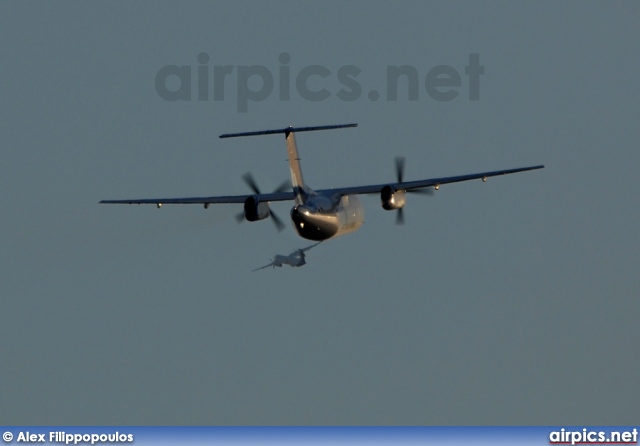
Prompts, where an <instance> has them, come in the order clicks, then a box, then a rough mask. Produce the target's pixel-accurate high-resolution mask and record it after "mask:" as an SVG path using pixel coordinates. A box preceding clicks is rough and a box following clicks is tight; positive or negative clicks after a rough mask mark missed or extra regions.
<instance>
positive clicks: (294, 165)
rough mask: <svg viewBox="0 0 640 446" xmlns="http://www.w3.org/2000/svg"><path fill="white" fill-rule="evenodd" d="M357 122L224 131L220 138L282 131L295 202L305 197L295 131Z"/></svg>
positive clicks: (331, 128)
mask: <svg viewBox="0 0 640 446" xmlns="http://www.w3.org/2000/svg"><path fill="white" fill-rule="evenodd" d="M357 126H358V124H339V125H322V126H316V127H293V126H289V127H286V128H284V129H276V130H261V131H257V132H243V133H225V134H224V135H220V138H235V137H237V136H256V135H273V134H275V133H284V136H285V138H286V140H287V153H288V155H289V168H290V169H291V185H292V186H293V193H294V194H295V197H296V204H302V203H304V201H305V199H306V192H305V185H304V181H303V179H302V170H301V169H300V157H299V156H298V148H297V146H296V138H295V136H294V133H296V132H311V131H314V130H333V129H343V128H348V127H357Z"/></svg>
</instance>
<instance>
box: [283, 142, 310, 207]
mask: <svg viewBox="0 0 640 446" xmlns="http://www.w3.org/2000/svg"><path fill="white" fill-rule="evenodd" d="M285 137H286V138H287V154H288V155H289V169H290V170H291V186H292V187H293V194H294V195H295V201H296V204H297V205H298V204H303V203H304V201H305V199H306V192H305V189H304V180H303V179H302V170H300V157H299V156H298V147H297V146H296V136H295V133H294V132H292V131H287V132H285Z"/></svg>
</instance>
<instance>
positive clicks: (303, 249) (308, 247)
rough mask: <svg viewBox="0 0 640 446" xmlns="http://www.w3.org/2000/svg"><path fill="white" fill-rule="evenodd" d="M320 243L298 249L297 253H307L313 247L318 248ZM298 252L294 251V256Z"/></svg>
mask: <svg viewBox="0 0 640 446" xmlns="http://www.w3.org/2000/svg"><path fill="white" fill-rule="evenodd" d="M320 243H322V242H318V243H314V244H313V245H311V246H307V247H306V248H302V249H298V251H301V252H305V251H309V250H310V249H311V248H313V247H314V246H318V245H319V244H320ZM298 251H294V254H295V253H296V252H298Z"/></svg>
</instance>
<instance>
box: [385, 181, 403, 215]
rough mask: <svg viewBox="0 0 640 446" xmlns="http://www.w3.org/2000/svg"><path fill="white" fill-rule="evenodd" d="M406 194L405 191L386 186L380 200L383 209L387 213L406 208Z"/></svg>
mask: <svg viewBox="0 0 640 446" xmlns="http://www.w3.org/2000/svg"><path fill="white" fill-rule="evenodd" d="M405 195H406V192H405V191H403V190H395V189H394V188H393V187H391V186H385V187H383V188H382V191H380V200H381V201H382V203H381V204H382V208H383V209H385V210H387V211H392V210H394V209H400V208H403V207H404V204H405Z"/></svg>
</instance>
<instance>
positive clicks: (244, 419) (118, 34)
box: [0, 1, 640, 425]
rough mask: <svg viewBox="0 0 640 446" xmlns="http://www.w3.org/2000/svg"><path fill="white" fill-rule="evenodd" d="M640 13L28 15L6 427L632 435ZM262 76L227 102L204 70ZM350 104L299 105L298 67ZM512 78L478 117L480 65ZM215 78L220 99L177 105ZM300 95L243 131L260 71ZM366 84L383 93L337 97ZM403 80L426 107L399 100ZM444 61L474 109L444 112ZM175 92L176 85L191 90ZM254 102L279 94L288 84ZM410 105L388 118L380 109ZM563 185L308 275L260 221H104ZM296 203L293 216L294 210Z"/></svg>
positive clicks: (266, 9)
mask: <svg viewBox="0 0 640 446" xmlns="http://www.w3.org/2000/svg"><path fill="white" fill-rule="evenodd" d="M638 17H640V4H639V3H638V2H615V3H609V2H579V3H578V2H555V1H554V2H526V3H524V2H407V1H405V2H382V1H380V2H373V1H371V2H364V1H361V2H356V1H352V2H337V1H335V2H331V1H324V2H297V1H296V2H285V1H280V2H268V3H267V2H257V1H236V2H224V3H223V2H204V1H202V2H195V1H192V2H150V1H143V2H81V3H79V2H73V3H72V2H3V3H1V4H0V42H2V43H1V44H0V58H1V60H2V64H1V68H0V121H1V123H2V124H1V128H2V132H1V133H0V135H1V136H0V144H1V147H2V148H1V149H0V187H1V190H2V193H0V200H1V201H0V206H1V208H2V211H1V212H0V249H1V253H0V264H1V265H0V266H1V268H0V297H1V303H2V311H0V334H1V336H2V347H1V350H0V352H1V354H2V361H0V419H1V420H2V422H3V423H5V424H47V425H55V424H200V425H209V424H237V425H244V424H287V425H288V424H305V425H306V424H313V425H315V424H331V425H334V424H367V425H368V424H389V425H395V424H412V425H422V424H597V423H603V424H630V423H633V422H637V404H638V400H639V399H640V387H639V386H638V368H639V366H640V359H639V358H640V354H639V351H638V350H639V349H638V339H640V328H639V325H638V320H639V316H640V302H639V299H638V297H639V295H640V284H639V279H638V266H639V265H640V255H639V252H640V249H639V248H640V246H639V243H638V241H639V237H638V227H639V226H640V224H639V223H640V221H639V220H640V219H639V213H638V198H637V192H638V184H637V180H638V168H639V167H638V166H640V155H639V146H638V141H639V139H640V138H639V137H640V130H639V129H640V126H639V125H638V122H640V107H639V99H640V83H639V82H638V73H639V72H640V51H638V43H639V42H640V31H639V28H638ZM201 52H206V53H207V54H209V56H210V61H209V64H208V66H209V67H210V75H211V74H212V72H213V66H214V65H232V66H234V67H236V68H234V71H233V72H232V75H231V76H229V77H228V78H227V84H226V90H225V100H224V101H214V100H213V98H212V92H213V86H212V85H210V89H211V90H210V100H209V101H198V100H197V90H196V86H197V80H196V78H195V75H196V72H197V67H198V62H197V56H198V54H199V53H201ZM283 52H286V53H288V54H289V55H290V58H291V61H290V63H289V64H288V66H289V67H290V71H291V75H292V78H293V77H294V76H295V75H297V73H299V72H300V70H301V69H303V68H304V67H305V66H308V65H323V66H325V67H327V68H329V69H330V70H331V72H332V75H331V76H329V77H327V78H326V79H325V80H324V81H323V80H322V79H320V78H315V79H314V82H310V86H311V87H312V88H314V89H315V88H318V89H320V88H327V90H329V91H330V92H331V93H332V95H331V97H330V98H328V99H326V100H324V101H320V102H312V101H306V100H304V99H302V98H301V97H300V95H299V94H297V93H296V91H295V89H294V88H293V85H294V82H293V81H292V83H291V84H292V91H291V98H290V100H289V101H280V100H279V99H278V90H277V88H278V81H277V75H278V70H279V67H280V62H279V56H280V54H281V53H283ZM472 53H477V54H479V55H480V63H481V64H482V65H483V66H484V69H485V73H484V75H482V76H481V78H480V100H478V101H470V100H469V99H468V92H469V89H468V83H467V82H468V77H467V76H466V75H465V74H464V69H465V65H467V64H468V61H469V54H472ZM171 64H175V65H190V66H191V67H192V71H193V73H192V74H193V76H194V80H193V82H192V87H193V96H192V100H191V101H178V102H169V101H165V100H163V99H161V98H160V97H159V96H158V94H157V93H156V90H155V77H156V73H157V72H158V70H160V68H162V67H163V66H165V65H171ZM243 65H263V66H265V67H267V68H268V69H269V70H270V71H271V72H272V73H273V74H274V77H275V78H276V79H275V82H276V83H275V88H274V91H273V93H272V94H271V95H270V96H269V98H267V99H266V100H264V101H261V102H255V103H249V104H248V112H247V113H239V112H238V101H237V91H238V88H237V67H238V66H243ZM344 65H355V66H357V67H358V68H360V69H361V70H362V71H361V74H360V75H359V76H358V77H357V81H358V83H359V84H360V85H361V87H362V95H361V97H360V98H359V99H357V100H355V101H351V102H347V101H342V100H340V99H338V97H337V96H336V93H337V91H338V90H339V89H340V88H341V87H342V86H341V84H340V83H339V82H338V81H337V78H336V72H337V70H338V69H339V68H340V67H342V66H344ZM390 65H411V66H413V67H415V68H416V69H417V71H418V73H419V74H420V90H419V99H418V100H417V101H409V100H408V99H407V96H406V94H407V93H406V84H403V83H401V84H400V87H399V91H400V93H399V99H398V100H397V101H395V102H390V101H387V100H386V80H385V73H386V69H387V66H390ZM437 65H449V66H452V67H454V68H455V69H456V70H457V71H458V72H459V73H460V74H461V76H462V86H461V87H460V88H459V89H458V90H459V91H460V94H459V96H458V97H457V98H456V99H454V100H452V101H449V102H439V101H436V100H434V99H432V98H430V97H429V96H428V95H427V93H426V90H425V87H424V80H425V76H426V74H427V72H428V71H429V70H430V69H431V68H433V67H434V66H437ZM174 80H175V78H174ZM259 87H260V84H259V82H258V83H255V84H253V87H252V88H259ZM373 89H375V90H377V91H379V92H380V93H381V97H380V99H379V100H378V101H375V102H374V101H370V100H369V99H368V93H369V91H370V90H373ZM349 122H357V123H359V127H358V128H357V129H346V130H336V131H329V132H315V133H306V134H300V135H298V137H297V142H298V148H299V151H300V155H301V158H302V168H303V171H304V174H305V180H306V181H307V183H308V184H309V185H310V186H311V187H314V188H318V189H319V188H326V187H339V186H352V185H359V184H368V183H381V182H385V181H394V173H393V158H394V157H395V156H397V155H403V156H406V157H407V168H406V173H405V177H406V178H407V179H420V178H430V177H437V176H445V175H456V174H466V173H472V172H478V171H483V170H494V169H503V168H511V167H520V166H527V165H534V164H545V165H546V168H545V169H544V170H541V171H535V172H527V173H521V174H516V175H512V176H507V177H501V178H495V179H489V181H488V182H487V183H486V184H483V183H482V182H480V181H474V182H470V183H464V184H455V185H449V186H443V187H442V188H441V190H440V191H439V192H438V193H436V195H435V197H433V198H429V197H421V196H413V195H412V196H410V197H408V199H409V202H408V205H407V208H406V209H405V217H406V224H405V225H404V226H402V227H398V226H396V225H395V224H394V221H395V214H394V213H392V212H386V211H384V210H383V209H382V208H381V207H380V204H379V197H377V196H371V197H365V198H363V202H364V205H365V208H366V223H365V225H364V226H363V227H362V228H361V229H360V230H359V231H358V232H356V233H354V234H351V235H348V236H345V237H342V238H338V239H336V240H331V241H329V242H327V243H324V244H322V245H320V246H319V247H317V248H315V249H313V250H312V251H310V252H309V254H308V257H307V259H308V265H307V266H305V267H304V268H295V269H293V268H282V269H275V270H271V269H267V270H263V271H259V272H256V273H251V272H250V271H251V270H252V269H254V268H256V267H258V266H260V265H263V264H265V263H267V262H269V259H270V258H271V257H273V255H275V254H276V253H280V254H288V253H289V252H291V251H292V250H294V249H296V248H301V247H304V246H307V245H308V244H310V243H309V242H308V241H305V240H303V239H301V238H299V237H298V236H297V235H296V234H295V232H294V230H293V228H292V227H291V225H290V222H289V221H288V220H287V229H286V230H285V231H283V232H282V233H278V232H277V231H276V230H275V229H274V226H273V224H272V223H271V222H269V221H261V222H256V223H249V222H244V223H242V224H240V225H238V224H236V222H235V220H234V218H233V217H234V215H235V214H237V213H238V212H239V211H240V210H241V206H239V205H220V206H212V207H211V208H209V209H208V210H206V211H205V210H204V209H202V207H201V206H197V205H196V206H169V205H167V206H164V207H163V208H162V209H161V210H157V209H156V208H155V207H154V206H111V205H110V206H107V205H99V204H98V201H99V200H101V199H117V198H123V199H124V198H145V197H147V198H153V197H184V196H187V197H188V196H202V195H218V194H220V195H228V194H244V193H246V192H247V191H248V189H247V187H246V185H245V184H244V183H243V182H242V180H241V178H240V177H241V175H242V174H244V173H245V172H246V171H252V172H253V174H254V176H255V178H256V180H257V181H258V183H259V184H260V186H261V187H262V189H263V190H264V191H270V190H272V189H273V188H275V187H277V185H278V184H280V183H281V182H282V181H283V180H284V179H287V178H288V175H289V169H288V165H287V162H286V151H285V144H284V138H283V137H282V136H281V135H276V136H265V137H260V138H258V137H254V138H239V139H234V140H220V139H218V135H219V134H221V133H227V132H240V131H250V130H262V129H268V128H279V127H284V126H287V125H289V124H294V125H300V126H306V125H324V124H338V123H349ZM272 208H273V209H274V210H275V211H276V212H278V213H279V215H280V216H281V217H282V218H283V219H284V218H287V217H288V212H289V209H290V204H288V203H276V204H274V205H273V206H272Z"/></svg>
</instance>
